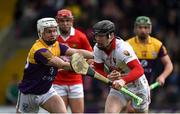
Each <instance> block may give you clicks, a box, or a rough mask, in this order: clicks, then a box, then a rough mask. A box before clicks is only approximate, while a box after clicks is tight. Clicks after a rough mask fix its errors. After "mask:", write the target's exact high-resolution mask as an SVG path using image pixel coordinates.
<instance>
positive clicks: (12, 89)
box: [6, 74, 18, 105]
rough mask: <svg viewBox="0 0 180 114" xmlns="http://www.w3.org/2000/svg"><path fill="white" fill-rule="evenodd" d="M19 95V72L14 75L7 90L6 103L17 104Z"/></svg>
mask: <svg viewBox="0 0 180 114" xmlns="http://www.w3.org/2000/svg"><path fill="white" fill-rule="evenodd" d="M17 97H18V76H17V74H13V75H12V79H11V81H10V83H9V85H8V87H7V90H6V104H7V105H16V102H17Z"/></svg>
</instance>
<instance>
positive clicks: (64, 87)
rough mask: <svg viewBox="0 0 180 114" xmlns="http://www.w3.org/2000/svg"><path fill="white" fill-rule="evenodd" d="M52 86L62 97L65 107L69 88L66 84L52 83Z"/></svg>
mask: <svg viewBox="0 0 180 114" xmlns="http://www.w3.org/2000/svg"><path fill="white" fill-rule="evenodd" d="M53 88H54V89H55V90H56V92H57V93H58V95H59V96H61V98H62V99H63V101H64V103H65V106H66V108H67V107H68V104H69V101H68V91H69V88H68V86H67V85H57V84H53Z"/></svg>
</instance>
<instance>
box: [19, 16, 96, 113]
mask: <svg viewBox="0 0 180 114" xmlns="http://www.w3.org/2000/svg"><path fill="white" fill-rule="evenodd" d="M57 28H58V24H57V22H56V21H55V19H54V18H42V19H40V20H38V21H37V30H38V35H39V39H38V40H37V41H36V42H35V43H34V44H33V46H32V48H31V50H30V52H29V54H28V57H27V62H26V65H25V69H24V75H23V79H22V81H21V83H20V84H19V90H20V93H19V97H18V101H17V106H16V107H17V112H23V113H28V112H38V111H39V106H41V107H42V108H44V109H45V110H47V111H48V112H56V113H58V112H59V113H60V112H61V113H65V112H67V111H66V107H65V105H64V102H63V100H62V99H61V97H60V96H59V95H58V94H57V93H56V91H55V90H54V88H53V87H52V82H53V80H54V78H55V76H56V73H57V70H58V68H63V69H66V70H71V67H70V64H69V62H65V61H63V60H62V59H60V58H59V56H60V55H69V56H70V55H72V54H74V53H77V52H79V53H82V54H83V56H85V57H87V58H92V57H93V56H92V53H91V52H89V51H85V50H76V49H72V48H69V47H67V46H65V45H62V44H59V43H58V41H56V38H57V35H58V32H57V31H58V30H57Z"/></svg>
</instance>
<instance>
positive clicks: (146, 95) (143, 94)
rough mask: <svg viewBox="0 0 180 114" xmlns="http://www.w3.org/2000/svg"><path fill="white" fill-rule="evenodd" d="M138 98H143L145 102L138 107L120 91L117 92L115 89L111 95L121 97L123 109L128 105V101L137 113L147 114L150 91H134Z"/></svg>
mask: <svg viewBox="0 0 180 114" xmlns="http://www.w3.org/2000/svg"><path fill="white" fill-rule="evenodd" d="M132 92H133V93H135V94H136V95H137V96H139V97H141V98H142V99H143V102H142V103H141V104H140V105H139V106H137V105H136V102H135V101H134V100H133V99H132V97H130V96H128V95H127V94H124V93H121V92H120V91H117V90H115V89H113V88H111V90H110V93H109V95H116V96H119V100H120V102H121V104H122V107H125V106H126V105H127V103H128V101H131V106H132V107H133V108H134V109H135V110H136V111H137V112H147V111H148V109H149V104H150V93H149V92H150V91H149V88H148V87H147V89H144V90H143V91H142V90H141V91H136V92H134V91H132Z"/></svg>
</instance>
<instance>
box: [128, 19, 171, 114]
mask: <svg viewBox="0 0 180 114" xmlns="http://www.w3.org/2000/svg"><path fill="white" fill-rule="evenodd" d="M151 31H152V23H151V20H150V18H149V17H147V16H139V17H137V18H136V20H135V23H134V33H135V35H136V36H134V37H132V38H130V39H129V40H127V42H129V44H130V45H131V46H132V47H133V49H134V51H135V53H136V55H137V57H138V58H139V60H140V61H141V65H142V66H143V68H144V73H145V76H146V78H147V80H148V82H149V84H151V83H153V81H154V79H155V77H154V76H153V68H154V67H155V63H156V62H157V59H160V60H161V62H162V63H163V66H164V69H163V71H162V73H161V74H160V75H159V76H158V77H157V78H156V81H157V82H159V84H160V85H161V86H163V85H164V83H165V80H166V78H167V77H168V76H169V75H170V73H171V72H172V70H173V65H172V62H171V60H170V57H169V55H168V54H167V50H166V48H165V46H164V45H163V44H162V42H161V41H159V40H158V39H156V38H154V37H152V36H150V33H151ZM127 110H128V112H133V110H132V108H131V107H130V106H128V109H127Z"/></svg>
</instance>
